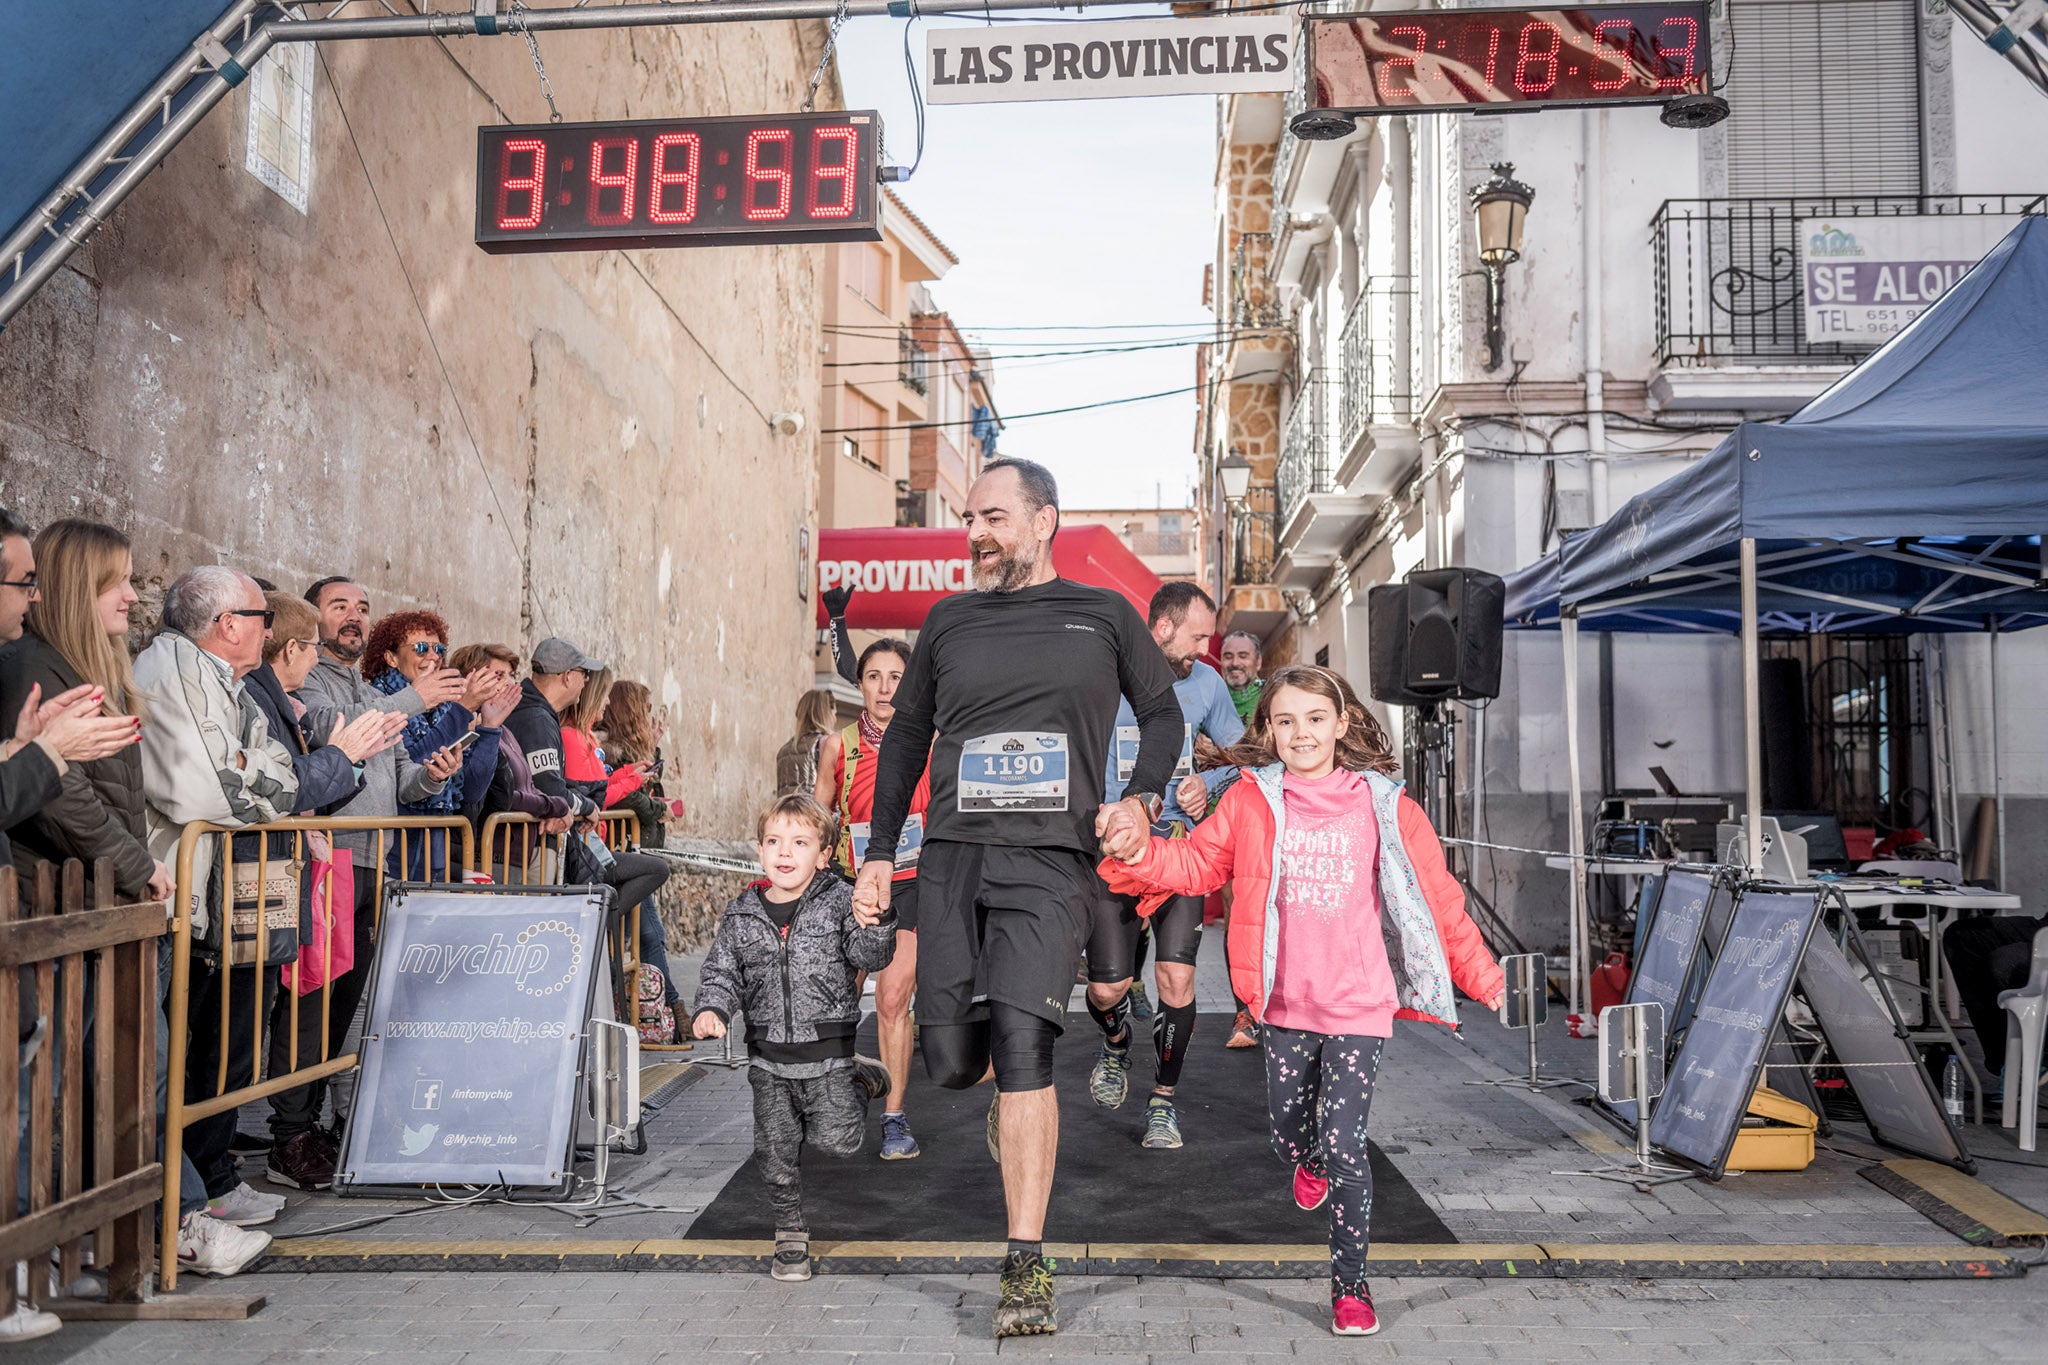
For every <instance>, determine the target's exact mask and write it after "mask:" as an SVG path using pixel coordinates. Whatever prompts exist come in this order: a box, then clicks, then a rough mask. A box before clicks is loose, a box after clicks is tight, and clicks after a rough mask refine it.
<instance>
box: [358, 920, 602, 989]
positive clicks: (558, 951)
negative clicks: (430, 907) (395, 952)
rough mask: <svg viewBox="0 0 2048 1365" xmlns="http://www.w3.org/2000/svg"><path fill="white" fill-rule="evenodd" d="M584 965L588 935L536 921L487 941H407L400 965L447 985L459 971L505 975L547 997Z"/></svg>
mask: <svg viewBox="0 0 2048 1365" xmlns="http://www.w3.org/2000/svg"><path fill="white" fill-rule="evenodd" d="M582 965H583V936H582V935H580V934H578V933H577V932H576V931H575V930H574V929H573V928H571V927H570V926H569V924H568V922H567V921H565V920H558V919H544V920H535V921H534V922H533V923H532V924H529V925H527V926H526V927H525V928H524V929H521V930H520V931H519V932H518V933H517V934H515V935H513V936H512V938H511V939H510V940H507V939H506V937H505V936H504V935H503V934H492V935H491V937H490V940H489V941H488V942H485V943H408V944H407V945H406V946H405V951H404V952H403V953H401V954H400V955H399V959H398V970H399V971H400V972H403V973H406V974H409V975H419V976H428V977H432V978H433V980H434V984H436V985H446V984H447V982H448V979H449V978H450V977H452V976H455V975H457V974H460V975H463V976H505V977H510V978H511V979H512V987H513V989H514V990H517V991H518V992H519V993H520V994H521V995H529V996H532V997H533V998H534V999H536V1000H544V999H546V998H547V997H548V996H551V995H556V994H559V993H560V992H562V991H564V990H567V989H568V987H569V983H570V982H571V981H574V980H575V979H576V969H577V968H579V967H581V966H582Z"/></svg>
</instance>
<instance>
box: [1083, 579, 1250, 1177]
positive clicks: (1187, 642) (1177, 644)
mask: <svg viewBox="0 0 2048 1365" xmlns="http://www.w3.org/2000/svg"><path fill="white" fill-rule="evenodd" d="M1146 624H1147V626H1148V627H1149V628H1150V630H1151V632H1152V638H1153V639H1154V640H1156V641H1158V643H1159V649H1160V652H1161V653H1163V654H1165V655H1166V662H1167V665H1168V667H1170V668H1171V669H1172V670H1173V673H1174V676H1175V678H1176V679H1177V681H1176V682H1175V683H1174V685H1173V692H1174V697H1175V698H1176V699H1177V700H1178V701H1179V703H1180V710H1181V718H1182V721H1183V724H1182V727H1181V746H1180V759H1179V762H1178V763H1177V764H1176V765H1175V767H1174V770H1173V781H1172V782H1171V783H1169V784H1168V786H1167V789H1166V804H1165V806H1164V807H1163V809H1162V810H1161V811H1160V819H1159V821H1158V822H1157V823H1156V824H1154V825H1153V831H1154V832H1155V833H1157V834H1163V835H1165V836H1167V837H1169V838H1177V837H1179V836H1181V835H1184V834H1186V833H1187V831H1188V829H1189V827H1190V826H1192V825H1193V824H1194V823H1195V821H1197V820H1199V819H1201V818H1202V817H1203V816H1204V815H1206V814H1207V813H1208V809H1209V798H1210V797H1211V796H1212V795H1214V794H1215V793H1216V792H1218V791H1220V790H1221V789H1222V787H1223V785H1224V784H1225V783H1226V782H1228V781H1229V780H1230V779H1231V778H1232V777H1234V776H1235V775H1236V769H1234V768H1212V769H1210V770H1208V771H1207V772H1203V773H1196V772H1195V768H1194V756H1195V738H1196V736H1198V735H1200V736H1206V737H1207V738H1208V739H1209V740H1210V741H1211V742H1213V743H1215V744H1217V745H1219V746H1221V747H1224V748H1228V747H1229V746H1230V745H1233V744H1235V743H1237V741H1238V740H1239V739H1240V738H1242V737H1243V735H1244V722H1243V721H1242V720H1241V719H1239V717H1238V714H1237V708H1236V707H1235V706H1233V705H1232V704H1231V701H1230V688H1229V686H1228V685H1227V684H1225V683H1224V681H1223V676H1222V675H1221V674H1220V673H1218V672H1217V671H1216V670H1215V669H1213V668H1211V667H1209V665H1207V664H1205V663H1203V662H1202V661H1201V659H1200V658H1199V657H1198V656H1199V655H1200V654H1201V653H1202V651H1203V650H1205V649H1207V648H1208V647H1209V638H1210V636H1212V635H1214V634H1215V633H1216V604H1215V603H1214V602H1213V601H1211V600H1210V598H1209V595H1208V594H1207V593H1205V592H1203V591H1202V590H1201V589H1200V588H1198V587H1196V586H1195V585H1194V584H1193V583H1185V582H1174V583H1168V584H1166V585H1165V586H1164V587H1162V588H1160V589H1159V591H1158V592H1157V593H1155V594H1153V597H1152V603H1151V607H1150V609H1149V610H1148V611H1147V612H1146ZM1137 753H1138V718H1137V714H1136V713H1135V712H1134V711H1132V709H1131V704H1130V702H1129V701H1128V700H1126V701H1124V703H1123V704H1122V706H1121V708H1120V709H1119V710H1118V712H1117V718H1116V739H1115V742H1114V743H1113V744H1112V745H1111V746H1110V755H1109V768H1108V771H1107V772H1106V773H1104V775H1103V789H1104V793H1105V799H1106V800H1110V801H1114V800H1116V799H1118V798H1120V797H1121V796H1122V795H1123V791H1124V784H1125V783H1126V782H1128V781H1129V780H1130V776H1131V772H1132V770H1133V767H1134V765H1135V763H1136V761H1137ZM1150 924H1151V931H1152V946H1153V949H1154V952H1153V957H1154V959H1155V961H1154V964H1153V979H1154V981H1155V983H1156V984H1157V986H1158V988H1159V1011H1158V1013H1157V1015H1156V1016H1155V1017H1154V1018H1153V1020H1152V1046H1153V1050H1154V1052H1155V1053H1156V1054H1157V1055H1158V1058H1159V1068H1158V1072H1157V1075H1156V1078H1155V1083H1154V1085H1153V1089H1152V1098H1151V1099H1150V1100H1149V1101H1148V1102H1147V1103H1146V1106H1145V1137H1144V1145H1145V1146H1146V1147H1148V1148H1152V1149H1155V1150H1159V1149H1166V1150H1171V1149H1173V1148H1176V1147H1179V1146H1180V1145H1181V1137H1180V1113H1179V1111H1178V1110H1177V1109H1175V1107H1174V1103H1173V1092H1174V1087H1175V1086H1176V1085H1178V1084H1179V1082H1180V1070H1181V1064H1182V1062H1183V1061H1184V1060H1185V1059H1186V1056H1187V1049H1188V1040H1189V1037H1190V1035H1192V1034H1193V1032H1194V1028H1195V954H1196V950H1197V949H1199V948H1200V947H1201V944H1202V898H1201V897H1200V896H1175V897H1173V898H1172V899H1170V900H1168V901H1167V902H1166V904H1164V905H1162V906H1161V907H1160V908H1159V910H1158V911H1157V912H1156V913H1155V914H1154V915H1153V916H1152V917H1151V921H1150ZM1145 927H1146V922H1145V921H1144V920H1142V919H1140V918H1139V916H1138V902H1137V898H1136V897H1133V896H1119V895H1117V894H1116V893H1114V892H1112V891H1111V890H1110V889H1109V888H1108V887H1107V886H1102V885H1099V884H1098V885H1097V887H1096V896H1095V911H1094V918H1093V922H1092V924H1091V925H1090V929H1089V935H1088V1013H1089V1014H1090V1015H1091V1016H1093V1017H1094V1019H1095V1022H1096V1025H1097V1026H1098V1027H1100V1028H1101V1030H1102V1053H1101V1055H1100V1056H1099V1057H1097V1058H1096V1060H1095V1069H1094V1070H1093V1071H1092V1072H1091V1073H1090V1074H1089V1077H1088V1094H1089V1097H1090V1098H1091V1099H1093V1100H1094V1101H1095V1102H1096V1103H1097V1104H1099V1105H1102V1106H1104V1107H1105V1108H1110V1109H1114V1108H1116V1107H1118V1106H1119V1105H1121V1104H1122V1103H1123V1102H1124V1099H1125V1097H1126V1096H1127V1095H1128V1094H1129V1092H1130V1080H1129V1075H1128V1068H1129V1063H1130V1055H1131V1015H1132V1004H1133V1001H1132V994H1133V992H1132V983H1133V982H1134V981H1135V979H1136V977H1137V974H1138V972H1139V970H1140V968H1141V962H1140V946H1139V945H1140V939H1141V935H1142V934H1143V932H1144V929H1145Z"/></svg>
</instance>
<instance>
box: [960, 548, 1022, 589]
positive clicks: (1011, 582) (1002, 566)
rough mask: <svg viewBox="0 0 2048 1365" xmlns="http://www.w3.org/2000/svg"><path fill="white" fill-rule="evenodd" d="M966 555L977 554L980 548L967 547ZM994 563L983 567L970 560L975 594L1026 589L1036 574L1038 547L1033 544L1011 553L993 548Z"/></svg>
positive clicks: (977, 562) (980, 563) (978, 562)
mask: <svg viewBox="0 0 2048 1365" xmlns="http://www.w3.org/2000/svg"><path fill="white" fill-rule="evenodd" d="M967 548H968V553H969V554H974V553H977V551H978V549H979V548H980V547H977V546H974V545H969V546H968V547H967ZM994 549H995V552H996V562H995V563H994V564H993V565H992V566H984V565H983V564H982V562H981V561H980V560H979V559H970V560H969V561H968V562H969V565H970V574H971V577H972V578H973V580H974V590H975V591H976V592H1015V591H1017V590H1018V589H1019V588H1023V587H1028V586H1029V585H1030V583H1031V577H1032V575H1033V574H1036V573H1037V572H1038V546H1037V544H1036V543H1035V542H1034V543H1033V544H1032V545H1031V547H1030V548H1029V549H1025V550H1019V551H1017V552H1015V553H1012V552H1011V551H1009V550H1005V549H1004V548H1003V547H1002V546H1000V545H997V546H995V547H994Z"/></svg>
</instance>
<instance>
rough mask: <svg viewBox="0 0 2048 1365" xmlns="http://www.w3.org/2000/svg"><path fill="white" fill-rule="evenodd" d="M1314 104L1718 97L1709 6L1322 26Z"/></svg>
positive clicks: (1355, 20)
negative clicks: (1712, 88) (1712, 87)
mask: <svg viewBox="0 0 2048 1365" xmlns="http://www.w3.org/2000/svg"><path fill="white" fill-rule="evenodd" d="M1308 28H1309V54H1310V55H1309V60H1310V63H1311V67H1312V69H1311V70H1310V72H1309V84H1308V90H1309V93H1310V96H1311V98H1310V101H1309V102H1310V104H1311V105H1313V106H1315V107H1316V108H1319V109H1332V110H1342V111H1344V112H1346V113H1350V114H1357V115H1364V114H1398V113H1404V112H1408V111H1414V112H1418V113H1433V112H1439V111H1444V110H1458V109H1486V110H1511V109H1531V108H1541V107H1556V106H1561V105H1563V106H1568V105H1605V104H1663V103H1666V102H1668V101H1671V100H1674V99H1679V98H1681V97H1684V96H1688V95H1702V94H1705V93H1707V77H1708V73H1709V70H1710V63H1709V61H1708V56H1707V7H1706V5H1705V4H1703V3H1697V2H1696V0H1679V2H1678V3H1669V4H1645V5H1596V6H1589V7H1587V8H1584V9H1456V10H1413V11H1404V12H1398V13H1396V12H1391V11H1389V12H1381V13H1375V14H1354V15H1345V16H1339V17H1336V18H1329V19H1324V18H1311V19H1310V20H1309V24H1308Z"/></svg>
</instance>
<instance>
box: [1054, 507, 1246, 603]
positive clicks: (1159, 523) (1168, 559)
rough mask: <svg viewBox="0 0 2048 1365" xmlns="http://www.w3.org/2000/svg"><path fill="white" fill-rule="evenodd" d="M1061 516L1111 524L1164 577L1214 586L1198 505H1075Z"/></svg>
mask: <svg viewBox="0 0 2048 1365" xmlns="http://www.w3.org/2000/svg"><path fill="white" fill-rule="evenodd" d="M1061 517H1062V519H1063V520H1064V521H1066V522H1067V523H1069V524H1071V525H1075V526H1081V525H1086V524H1087V523H1089V522H1097V523H1100V524H1101V525H1103V526H1107V527H1108V528H1109V529H1110V530H1112V531H1114V532H1116V534H1117V539H1119V540H1121V541H1122V542H1123V543H1124V544H1125V545H1126V546H1128V547H1129V548H1130V551H1131V553H1132V554H1134V555H1136V556H1137V557H1138V558H1139V559H1141V560H1143V561H1144V562H1145V567H1146V568H1148V569H1150V570H1151V571H1152V572H1153V573H1155V574H1157V575H1159V577H1160V578H1162V579H1172V578H1184V579H1186V580H1188V581H1189V582H1191V583H1197V584H1200V585H1201V586H1202V588H1203V590H1204V591H1207V590H1209V589H1210V588H1211V587H1212V584H1211V583H1210V581H1209V569H1208V562H1207V556H1206V554H1205V553H1204V551H1205V548H1206V544H1207V541H1208V536H1207V535H1206V533H1205V531H1204V525H1203V518H1202V511H1201V509H1200V508H1198V507H1073V508H1067V509H1064V510H1063V511H1062V512H1061ZM1213 595H1214V594H1213V593H1211V596H1213Z"/></svg>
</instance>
